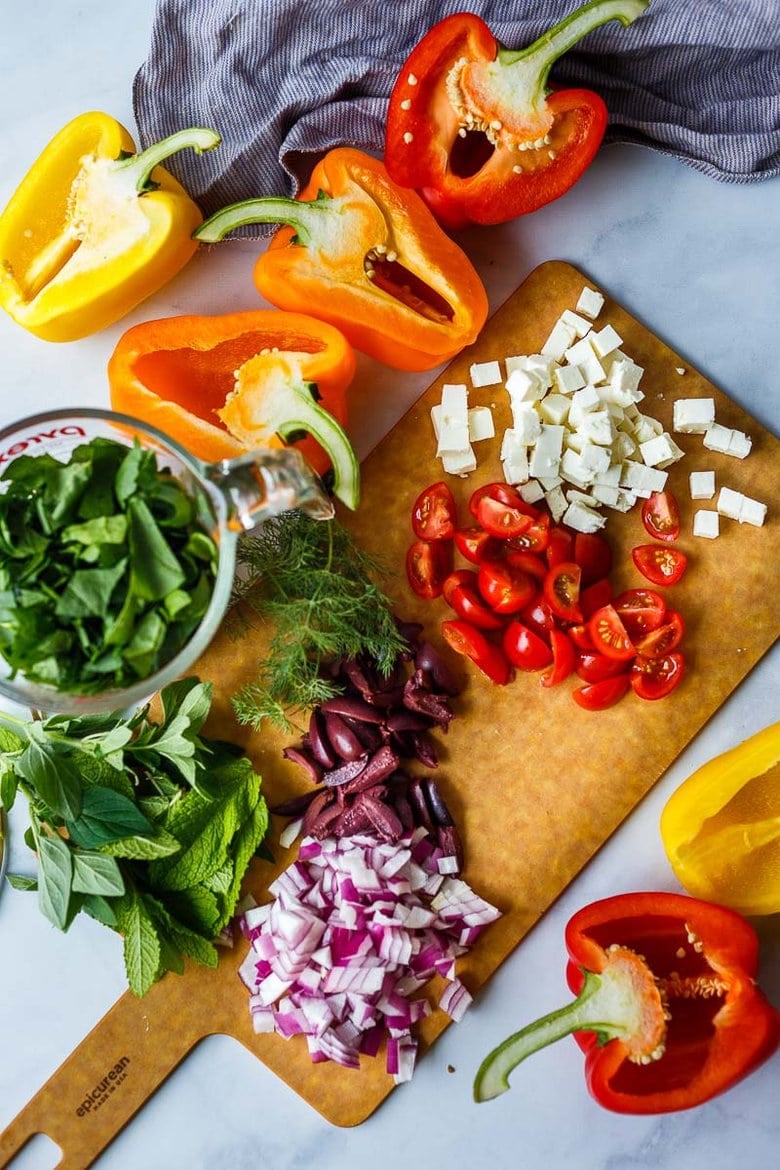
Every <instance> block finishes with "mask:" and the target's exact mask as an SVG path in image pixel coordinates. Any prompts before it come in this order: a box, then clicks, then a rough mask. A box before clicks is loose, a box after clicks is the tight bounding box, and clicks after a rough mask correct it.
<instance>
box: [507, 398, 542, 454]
mask: <svg viewBox="0 0 780 1170" xmlns="http://www.w3.org/2000/svg"><path fill="white" fill-rule="evenodd" d="M512 429H513V430H514V432H515V434H516V435H517V438H518V441H519V442H521V443H525V445H526V446H528V445H529V444H531V443H535V442H536V440H537V439H538V438H539V435H540V434H541V433H542V420H541V419H540V417H539V415H538V414H537V413H536V411H535V410H534V408H533V406H531V405H530V403H527V402H518V403H515V402H513V403H512Z"/></svg>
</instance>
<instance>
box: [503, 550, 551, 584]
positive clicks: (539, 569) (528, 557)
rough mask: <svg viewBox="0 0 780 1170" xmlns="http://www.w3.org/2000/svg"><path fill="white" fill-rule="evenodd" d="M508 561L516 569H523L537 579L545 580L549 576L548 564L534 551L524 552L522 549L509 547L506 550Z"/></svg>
mask: <svg viewBox="0 0 780 1170" xmlns="http://www.w3.org/2000/svg"><path fill="white" fill-rule="evenodd" d="M506 560H507V563H508V564H510V565H512V567H513V568H515V569H522V570H523V572H524V573H529V574H530V576H531V577H536V580H537V581H544V579H545V577H546V576H547V565H546V564H545V563H544V561H543V560H542V558H541V557H540V556H537V555H536V553H532V552H523V551H522V549H517V548H508V549H507V550H506Z"/></svg>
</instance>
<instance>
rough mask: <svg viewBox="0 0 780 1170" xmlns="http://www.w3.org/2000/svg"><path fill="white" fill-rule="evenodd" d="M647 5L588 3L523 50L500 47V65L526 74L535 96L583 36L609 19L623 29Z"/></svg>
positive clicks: (638, 1)
mask: <svg viewBox="0 0 780 1170" xmlns="http://www.w3.org/2000/svg"><path fill="white" fill-rule="evenodd" d="M649 4H650V0H589V3H587V4H584V5H583V6H582V7H581V8H577V9H575V11H574V12H572V13H570V14H569V16H567V17H565V18H564V19H563V20H562V21H560V23H559V24H556V25H555V26H554V27H553V28H551V29H548V31H547V32H546V33H543V34H542V36H540V37H539V39H538V40H536V41H534V42H533V44H531V45H528V46H527V47H526V48H525V49H514V50H513V49H504V48H500V49H499V51H498V60H499V62H500V64H501V65H502V66H512V67H513V72H514V73H518V74H520V73H522V74H523V75H525V78H524V80H525V84H526V85H527V86H528V90H529V93H534V94H538V93H539V92H543V91H544V89H545V88H546V85H547V76H548V74H549V72H550V69H551V68H552V66H553V65H554V64H555V62H556V61H557V60H558V58H559V57H562V56H563V54H564V53H567V52H568V51H569V49H571V48H572V46H573V45H576V44H577V42H578V41H581V40H582V38H583V37H584V36H587V34H588V33H589V32H593V30H594V29H595V28H598V27H599V26H600V25H602V24H606V23H607V22H608V21H610V20H619V21H620V23H621V24H622V25H623V26H624V27H625V26H626V25H628V24H631V23H632V21H634V20H636V19H637V17H639V16H641V15H642V13H643V12H644V11H645V9H646V8H647V7H648V6H649Z"/></svg>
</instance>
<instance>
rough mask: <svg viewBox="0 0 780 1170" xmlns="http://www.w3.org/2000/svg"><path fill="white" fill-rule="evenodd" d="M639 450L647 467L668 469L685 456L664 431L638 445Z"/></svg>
mask: <svg viewBox="0 0 780 1170" xmlns="http://www.w3.org/2000/svg"><path fill="white" fill-rule="evenodd" d="M639 450H640V452H641V455H642V459H643V460H644V462H645V463H646V464H647V466H648V467H668V466H669V464H670V463H675V462H676V461H677V460H678V459H681V458H682V456H683V455H684V454H685V452H684V451H681V450H680V448H679V447H678V446H677V444H676V443H675V441H674V439H672V438H671V436H670V435H668V434H667V433H666V431H664V432H663V434H661V435H656V436H655V437H654V438H652V439H650V440H649V441H648V442H646V443H640V444H639Z"/></svg>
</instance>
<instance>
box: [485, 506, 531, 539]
mask: <svg viewBox="0 0 780 1170" xmlns="http://www.w3.org/2000/svg"><path fill="white" fill-rule="evenodd" d="M477 520H478V521H479V523H480V524H481V525H482V527H483V528H484V529H485V531H486V532H489V533H490V535H491V536H500V537H502V538H505V539H506V538H508V537H510V536H520V534H521V533H523V532H525V531H526V530H527V529H529V528H530V527H531V525H532V523H533V520H532V518H531V517H530V516H527V515H526V514H525V512H521V511H520V510H519V509H518V508H513V507H512V506H511V505H510V504H504V503H502V502H501V500H494V499H493V498H492V497H491V496H483V497H482V499H481V500H480V501H479V503H478V505H477Z"/></svg>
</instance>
